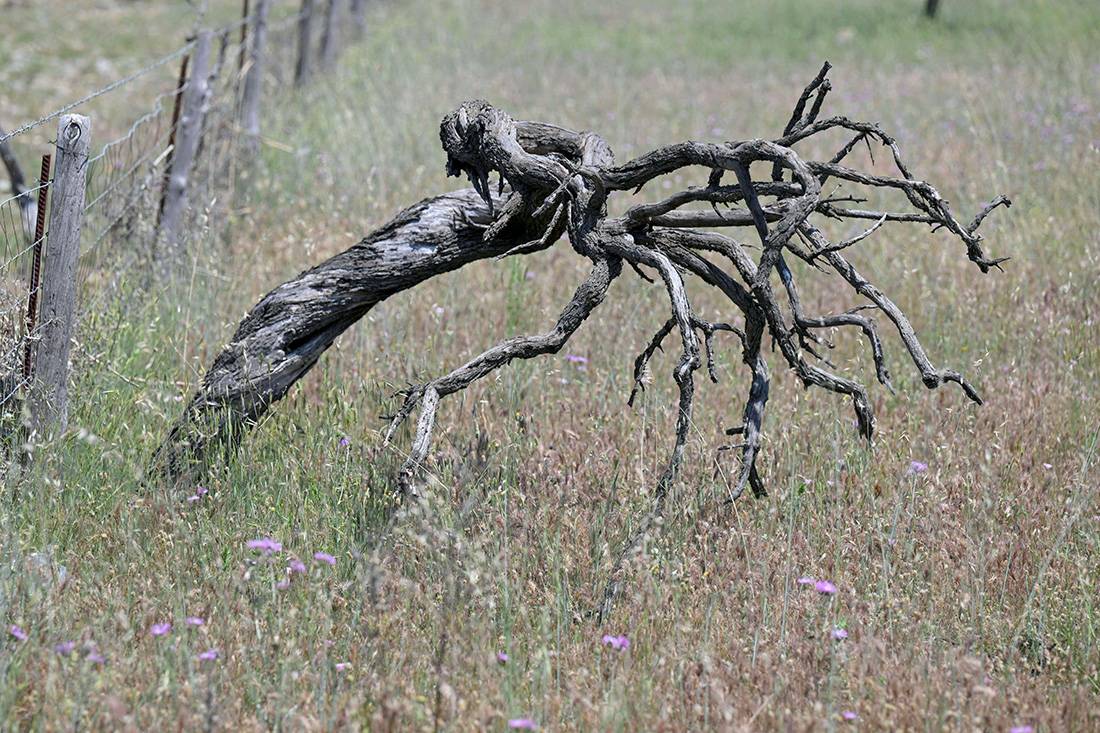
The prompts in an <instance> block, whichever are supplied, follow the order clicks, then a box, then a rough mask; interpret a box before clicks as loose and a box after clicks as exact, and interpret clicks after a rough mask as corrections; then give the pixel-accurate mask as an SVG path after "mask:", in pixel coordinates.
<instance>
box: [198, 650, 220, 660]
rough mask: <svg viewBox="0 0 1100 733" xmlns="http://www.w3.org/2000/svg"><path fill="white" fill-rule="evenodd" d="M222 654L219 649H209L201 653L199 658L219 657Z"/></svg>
mask: <svg viewBox="0 0 1100 733" xmlns="http://www.w3.org/2000/svg"><path fill="white" fill-rule="evenodd" d="M220 656H221V653H220V652H219V651H218V650H217V649H207V650H206V651H205V652H203V653H202V654H200V655H199V659H217V658H218V657H220Z"/></svg>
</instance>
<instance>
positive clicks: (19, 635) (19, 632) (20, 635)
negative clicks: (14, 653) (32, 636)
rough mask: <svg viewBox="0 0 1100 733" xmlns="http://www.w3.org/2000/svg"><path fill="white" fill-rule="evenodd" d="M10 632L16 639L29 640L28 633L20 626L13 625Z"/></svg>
mask: <svg viewBox="0 0 1100 733" xmlns="http://www.w3.org/2000/svg"><path fill="white" fill-rule="evenodd" d="M8 633H9V634H11V635H12V636H14V637H15V638H16V639H19V641H26V640H27V633H26V632H25V631H23V629H21V628H19V627H18V626H12V627H11V628H9V629H8Z"/></svg>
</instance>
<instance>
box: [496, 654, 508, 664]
mask: <svg viewBox="0 0 1100 733" xmlns="http://www.w3.org/2000/svg"><path fill="white" fill-rule="evenodd" d="M509 659H510V657H509V656H508V655H507V654H505V653H504V652H497V661H498V662H500V663H501V664H507V663H508V660H509Z"/></svg>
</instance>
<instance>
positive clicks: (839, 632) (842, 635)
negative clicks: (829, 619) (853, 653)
mask: <svg viewBox="0 0 1100 733" xmlns="http://www.w3.org/2000/svg"><path fill="white" fill-rule="evenodd" d="M829 636H831V637H833V638H834V639H847V638H848V632H847V631H845V630H844V629H833V630H832V633H830V634H829Z"/></svg>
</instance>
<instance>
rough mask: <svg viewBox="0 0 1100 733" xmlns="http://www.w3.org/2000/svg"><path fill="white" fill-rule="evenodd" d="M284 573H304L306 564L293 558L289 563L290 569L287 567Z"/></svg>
mask: <svg viewBox="0 0 1100 733" xmlns="http://www.w3.org/2000/svg"><path fill="white" fill-rule="evenodd" d="M286 571H287V573H288V574H289V573H292V572H293V573H304V572H305V571H306V564H305V563H304V562H302V561H301V560H299V559H298V558H294V559H293V560H291V561H290V567H288V568H287V569H286Z"/></svg>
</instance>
